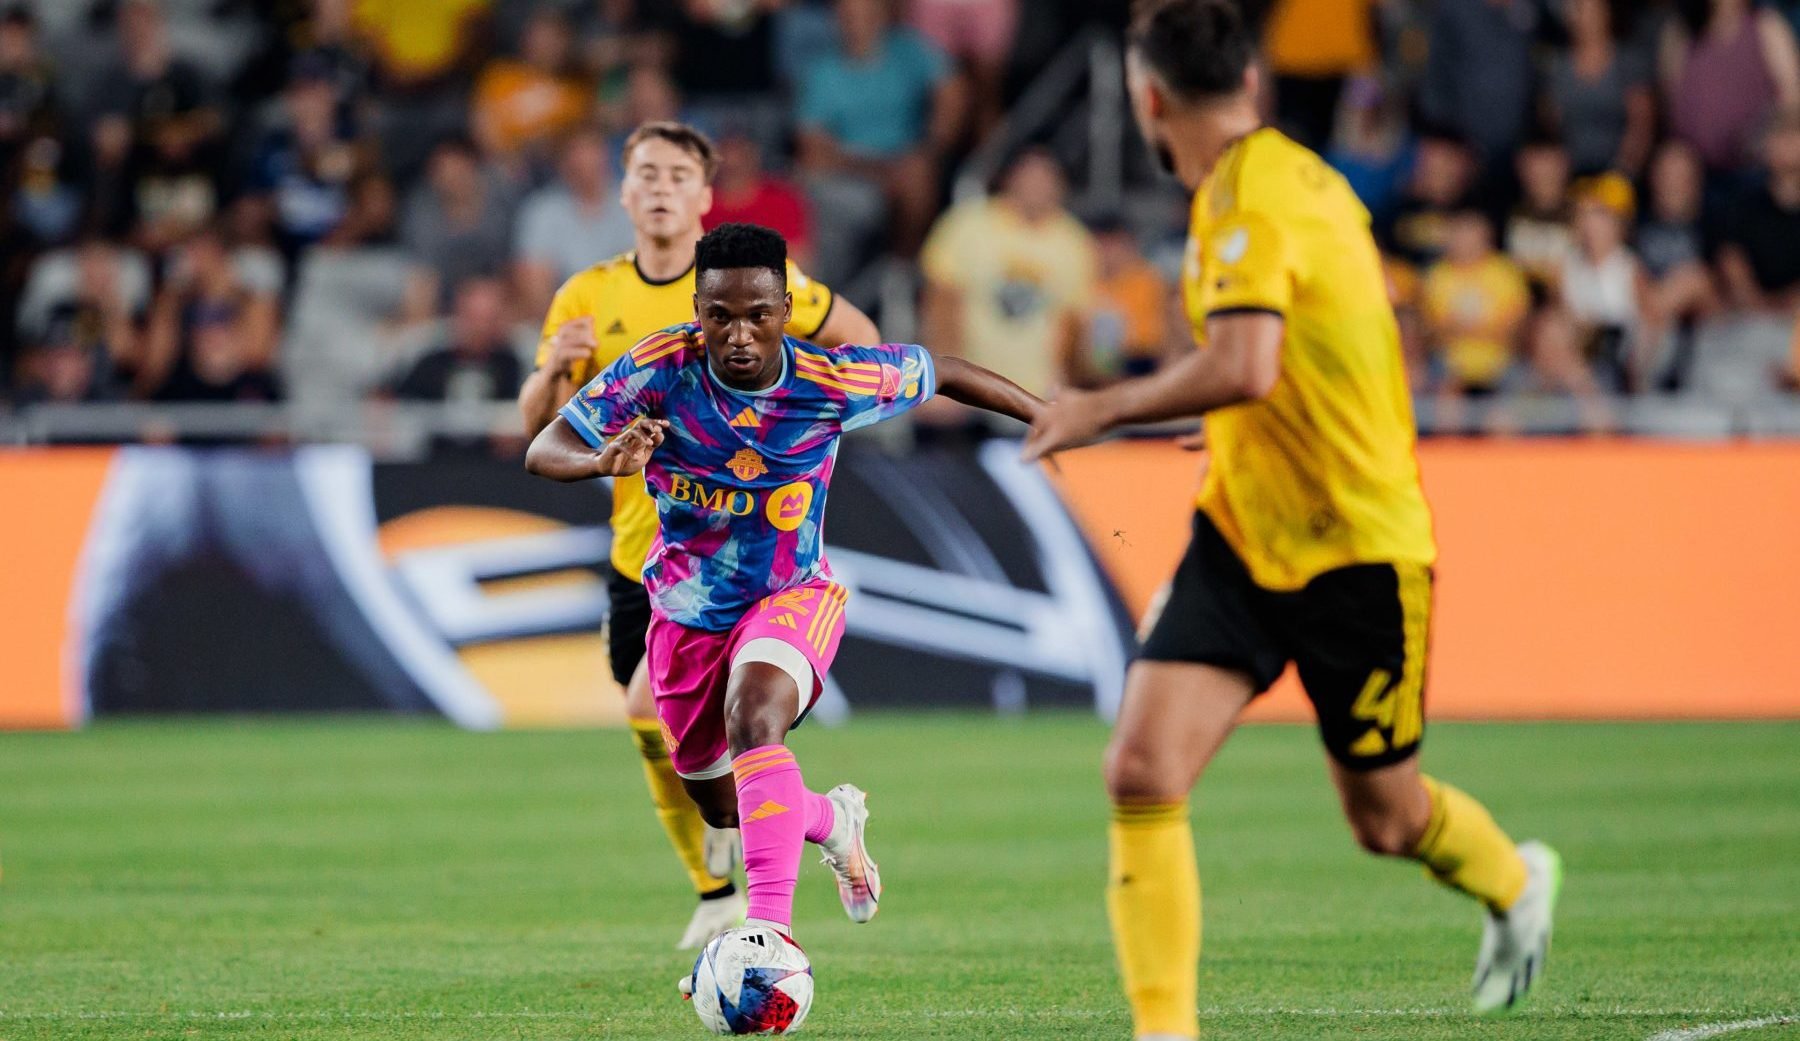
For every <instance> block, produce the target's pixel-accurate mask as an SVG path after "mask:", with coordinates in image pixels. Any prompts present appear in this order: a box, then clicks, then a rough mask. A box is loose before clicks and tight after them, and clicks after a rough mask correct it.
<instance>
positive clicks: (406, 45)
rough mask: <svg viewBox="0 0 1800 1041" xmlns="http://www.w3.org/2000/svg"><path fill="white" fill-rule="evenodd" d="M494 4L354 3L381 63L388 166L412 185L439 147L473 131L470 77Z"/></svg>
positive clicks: (444, 0) (362, 32)
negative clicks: (469, 116)
mask: <svg viewBox="0 0 1800 1041" xmlns="http://www.w3.org/2000/svg"><path fill="white" fill-rule="evenodd" d="M489 3H490V0H353V4H352V7H351V12H352V13H351V24H352V29H353V31H354V33H355V35H356V36H357V37H358V38H359V39H361V40H362V41H364V43H365V44H366V45H367V46H368V48H369V49H370V50H371V51H372V52H373V54H374V57H375V63H374V65H375V67H374V72H375V80H376V83H377V86H378V87H379V88H380V89H379V99H380V105H379V113H378V120H377V125H376V128H375V129H376V132H377V139H378V140H379V141H380V143H381V149H382V165H383V166H384V167H385V168H386V169H387V170H388V171H389V172H391V173H392V174H393V176H394V177H396V178H398V179H399V180H400V182H401V183H403V184H404V183H408V182H410V181H411V180H412V178H413V177H414V175H416V174H417V173H418V171H419V169H420V167H421V166H423V165H424V162H425V160H426V158H427V157H428V155H429V154H430V151H431V149H432V147H433V145H434V144H435V143H436V142H438V141H440V140H442V139H443V138H444V137H445V136H446V135H452V134H460V133H464V132H465V131H466V127H465V126H464V121H465V118H466V115H467V113H466V111H465V102H466V98H467V91H468V86H469V82H470V79H471V78H472V76H473V73H474V71H475V69H476V68H477V66H478V65H479V63H480V60H481V55H482V51H483V50H484V48H485V46H486V35H487V34H486V32H485V30H486V26H487V13H488V11H487V9H488V6H489Z"/></svg>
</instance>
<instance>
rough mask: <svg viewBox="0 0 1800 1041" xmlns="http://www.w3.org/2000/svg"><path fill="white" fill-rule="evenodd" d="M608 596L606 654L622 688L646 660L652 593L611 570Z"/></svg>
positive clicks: (608, 581) (608, 579)
mask: <svg viewBox="0 0 1800 1041" xmlns="http://www.w3.org/2000/svg"><path fill="white" fill-rule="evenodd" d="M606 597H607V599H608V600H610V601H612V606H611V609H610V610H609V611H608V613H607V616H606V653H607V656H608V657H609V658H611V659H612V674H613V679H615V680H618V681H619V686H621V687H623V686H625V685H626V684H628V683H630V682H631V674H632V673H634V672H636V671H637V667H638V662H641V661H643V660H644V637H645V635H646V634H648V633H649V631H650V593H649V592H648V591H647V590H645V589H644V584H643V583H642V582H633V581H632V580H631V579H629V578H626V577H625V576H624V575H621V574H619V573H618V572H617V571H613V570H610V569H609V570H608V571H607V573H606Z"/></svg>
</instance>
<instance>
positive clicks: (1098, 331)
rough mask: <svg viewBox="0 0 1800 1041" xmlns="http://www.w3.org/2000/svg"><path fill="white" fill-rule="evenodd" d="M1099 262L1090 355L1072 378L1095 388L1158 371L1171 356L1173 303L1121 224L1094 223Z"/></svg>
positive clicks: (1114, 221)
mask: <svg viewBox="0 0 1800 1041" xmlns="http://www.w3.org/2000/svg"><path fill="white" fill-rule="evenodd" d="M1091 230H1092V232H1093V236H1094V247H1095V258H1096V260H1097V261H1098V267H1097V276H1098V277H1097V279H1096V281H1095V283H1094V305H1093V313H1092V314H1091V315H1090V316H1089V320H1088V327H1087V336H1086V341H1087V350H1086V351H1085V352H1083V358H1082V359H1081V362H1082V363H1081V365H1080V367H1079V368H1080V370H1082V371H1076V372H1074V373H1072V375H1073V376H1074V377H1075V378H1076V379H1077V380H1078V381H1079V382H1081V383H1083V384H1086V385H1093V384H1098V383H1102V382H1105V381H1108V380H1113V379H1118V378H1120V377H1125V376H1143V375H1146V374H1147V373H1150V372H1153V371H1155V370H1156V368H1157V366H1159V365H1161V364H1162V361H1163V359H1164V358H1165V357H1167V356H1168V354H1169V348H1170V343H1169V340H1170V339H1171V337H1170V336H1169V322H1168V320H1167V319H1168V312H1169V298H1170V296H1171V295H1172V290H1171V287H1170V285H1169V282H1168V280H1167V279H1165V278H1163V276H1162V272H1160V271H1158V270H1157V269H1156V267H1155V266H1154V265H1153V264H1151V263H1150V261H1148V260H1146V259H1145V258H1144V254H1143V251H1142V250H1140V249H1139V248H1138V241H1137V237H1136V236H1134V235H1133V234H1132V233H1131V228H1130V227H1128V226H1127V225H1126V224H1125V222H1124V221H1123V220H1120V219H1119V218H1117V217H1106V218H1102V219H1100V220H1097V221H1095V222H1093V225H1092V229H1091Z"/></svg>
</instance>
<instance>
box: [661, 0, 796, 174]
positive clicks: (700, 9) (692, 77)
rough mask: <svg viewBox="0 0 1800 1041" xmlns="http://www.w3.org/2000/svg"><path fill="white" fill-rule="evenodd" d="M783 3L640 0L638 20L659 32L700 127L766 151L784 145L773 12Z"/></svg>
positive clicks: (773, 0)
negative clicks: (731, 129)
mask: <svg viewBox="0 0 1800 1041" xmlns="http://www.w3.org/2000/svg"><path fill="white" fill-rule="evenodd" d="M784 2H785V0H660V2H641V3H639V5H638V14H639V16H640V17H642V18H643V19H645V21H646V22H647V23H648V24H649V25H650V26H651V27H653V28H654V29H656V30H658V31H659V33H660V34H661V36H662V38H663V40H664V41H665V45H666V47H667V48H668V50H669V52H670V54H671V56H672V60H670V61H668V62H667V66H668V68H669V70H670V72H671V73H672V74H673V75H674V78H675V84H676V86H677V88H679V90H680V92H681V96H682V97H683V98H684V99H685V101H686V103H687V105H688V106H689V108H690V109H692V112H691V113H690V115H691V117H692V121H693V122H695V123H696V124H697V125H700V126H702V127H703V128H706V127H724V126H736V127H739V128H741V129H743V130H744V131H745V132H746V133H749V134H750V135H751V136H752V137H754V138H756V140H757V142H758V143H759V144H761V145H762V146H763V147H765V148H775V147H778V146H779V145H780V144H781V143H782V136H783V133H784V130H783V126H782V118H781V117H782V105H781V100H780V97H779V95H778V93H777V86H778V83H777V77H776V73H775V25H774V21H773V19H772V18H771V17H770V15H771V13H772V12H774V11H775V10H776V9H777V8H779V7H781V6H782V5H783V3H784Z"/></svg>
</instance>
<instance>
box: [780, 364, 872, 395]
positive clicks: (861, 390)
mask: <svg viewBox="0 0 1800 1041" xmlns="http://www.w3.org/2000/svg"><path fill="white" fill-rule="evenodd" d="M794 375H796V376H798V377H800V378H801V379H803V380H807V381H809V382H812V383H817V384H818V385H819V386H821V387H830V388H831V389H832V390H841V391H843V392H844V393H846V394H862V395H868V394H873V393H875V390H876V388H873V387H862V386H855V385H852V384H849V383H843V382H840V381H838V380H834V379H832V378H830V377H829V376H822V375H819V374H818V373H814V372H800V371H798V370H796V371H795V373H794Z"/></svg>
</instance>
